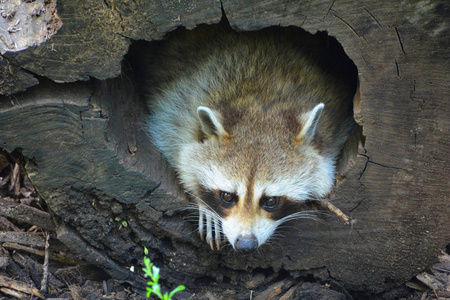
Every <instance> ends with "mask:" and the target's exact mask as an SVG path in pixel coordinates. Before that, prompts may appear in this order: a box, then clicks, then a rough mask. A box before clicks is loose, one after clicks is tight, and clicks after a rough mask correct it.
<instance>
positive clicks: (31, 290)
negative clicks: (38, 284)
mask: <svg viewBox="0 0 450 300" xmlns="http://www.w3.org/2000/svg"><path fill="white" fill-rule="evenodd" d="M0 287H4V288H5V289H2V292H4V293H6V292H8V290H12V291H13V292H14V291H18V292H21V293H25V294H30V295H33V296H36V297H39V298H41V299H45V298H44V296H42V295H41V293H40V292H39V290H38V289H37V288H35V287H32V286H31V285H30V284H26V283H24V282H20V281H17V280H12V279H10V278H9V277H6V276H3V275H0ZM4 290H6V292H5V291H4ZM11 294H13V293H11Z"/></svg>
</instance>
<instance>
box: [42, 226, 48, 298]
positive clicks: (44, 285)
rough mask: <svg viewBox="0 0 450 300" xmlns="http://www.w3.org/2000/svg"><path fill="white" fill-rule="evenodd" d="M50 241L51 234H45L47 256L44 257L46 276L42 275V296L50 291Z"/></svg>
mask: <svg viewBox="0 0 450 300" xmlns="http://www.w3.org/2000/svg"><path fill="white" fill-rule="evenodd" d="M49 239H50V233H48V232H45V256H44V266H43V269H44V274H43V275H42V281H41V289H40V292H41V293H42V294H47V290H48V286H47V283H48V261H49V258H50V250H49V247H50V243H49Z"/></svg>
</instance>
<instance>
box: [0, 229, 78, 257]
mask: <svg viewBox="0 0 450 300" xmlns="http://www.w3.org/2000/svg"><path fill="white" fill-rule="evenodd" d="M49 242H50V243H51V244H52V250H53V251H63V252H70V250H69V249H68V248H67V247H66V246H64V244H62V243H61V242H60V241H58V240H57V239H54V238H50V241H49ZM0 243H15V244H20V245H24V246H33V247H39V248H45V241H44V240H43V239H42V234H41V233H40V234H37V233H32V232H13V231H6V232H0Z"/></svg>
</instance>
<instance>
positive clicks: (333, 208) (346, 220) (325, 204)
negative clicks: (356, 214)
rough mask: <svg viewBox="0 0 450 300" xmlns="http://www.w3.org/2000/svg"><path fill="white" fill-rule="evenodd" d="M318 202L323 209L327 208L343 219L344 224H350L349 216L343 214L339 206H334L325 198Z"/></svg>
mask: <svg viewBox="0 0 450 300" xmlns="http://www.w3.org/2000/svg"><path fill="white" fill-rule="evenodd" d="M319 204H320V205H321V206H322V207H323V208H325V209H327V210H329V211H330V212H332V213H333V214H334V215H336V216H337V217H338V218H339V219H341V220H342V221H344V223H345V224H347V225H350V218H349V217H348V216H347V215H346V214H344V213H343V212H342V211H341V210H340V209H339V208H337V207H336V206H334V205H333V204H331V202H329V201H327V200H322V201H319Z"/></svg>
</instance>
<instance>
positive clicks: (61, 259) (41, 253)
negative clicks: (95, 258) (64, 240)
mask: <svg viewBox="0 0 450 300" xmlns="http://www.w3.org/2000/svg"><path fill="white" fill-rule="evenodd" d="M2 247H3V248H6V249H14V250H21V251H26V252H28V253H32V254H35V255H39V256H45V252H44V251H41V250H36V249H33V248H30V247H25V246H21V245H17V244H13V243H4V244H3V245H2ZM50 259H51V260H53V261H59V262H62V263H64V264H67V265H79V264H86V262H85V261H82V260H79V259H74V258H70V257H66V256H63V255H61V254H57V253H50Z"/></svg>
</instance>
